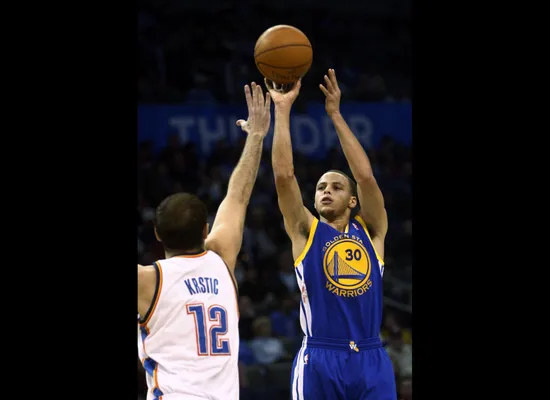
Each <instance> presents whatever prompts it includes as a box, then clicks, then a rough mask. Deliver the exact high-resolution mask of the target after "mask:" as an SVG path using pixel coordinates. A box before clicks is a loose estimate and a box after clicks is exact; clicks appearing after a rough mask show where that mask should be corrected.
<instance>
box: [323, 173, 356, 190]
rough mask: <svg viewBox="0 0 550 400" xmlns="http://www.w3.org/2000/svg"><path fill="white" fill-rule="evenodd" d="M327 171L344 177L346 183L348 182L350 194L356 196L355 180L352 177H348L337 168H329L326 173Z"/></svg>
mask: <svg viewBox="0 0 550 400" xmlns="http://www.w3.org/2000/svg"><path fill="white" fill-rule="evenodd" d="M329 172H334V173H336V174H340V175H342V176H343V177H344V178H346V179H347V180H348V183H349V187H350V190H351V195H352V196H355V197H357V184H356V183H355V181H354V180H353V179H352V178H350V177H349V176H348V175H347V174H346V173H345V172H343V171H340V170H339V169H331V170H329V171H327V172H325V173H326V174H328V173H329Z"/></svg>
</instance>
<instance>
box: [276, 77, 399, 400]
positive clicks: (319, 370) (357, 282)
mask: <svg viewBox="0 0 550 400" xmlns="http://www.w3.org/2000/svg"><path fill="white" fill-rule="evenodd" d="M328 75H329V76H326V75H325V77H324V78H325V84H326V86H323V85H320V88H321V91H322V92H323V93H324V94H325V96H326V103H325V108H326V111H327V114H328V116H329V117H330V118H331V120H332V122H333V124H334V127H335V128H336V131H337V133H338V138H339V139H340V144H341V145H342V149H343V150H344V154H345V156H346V159H347V161H348V164H349V167H350V169H351V171H352V173H353V176H354V178H355V179H356V181H357V183H358V185H357V187H356V185H355V183H354V182H353V180H352V179H350V178H349V177H347V176H346V175H345V174H344V173H343V172H340V171H334V170H331V171H328V172H326V173H325V174H324V175H323V176H321V178H320V179H319V181H318V183H317V188H316V192H315V203H314V205H315V210H316V211H317V212H318V213H319V216H320V218H319V219H317V218H316V217H314V216H313V215H312V214H311V213H310V212H309V210H308V209H307V208H306V207H305V206H304V204H303V201H302V195H301V192H300V188H299V187H298V182H297V181H296V177H295V176H294V166H293V161H292V145H291V140H290V109H291V107H292V104H293V103H294V100H295V99H296V97H297V96H298V93H299V91H300V86H301V82H298V83H297V84H296V85H295V86H294V88H293V89H292V90H290V91H289V92H288V93H284V94H283V93H280V92H277V91H275V90H273V89H272V88H271V87H270V83H269V82H268V81H266V85H267V86H268V89H269V90H270V93H271V97H272V99H273V102H274V103H275V136H274V139H273V148H272V163H273V172H274V175H275V184H276V187H277V195H278V199H279V208H280V209H281V213H282V214H283V218H284V225H285V229H286V232H287V234H288V236H289V237H290V240H291V241H292V253H293V255H294V260H295V263H294V265H295V267H296V269H295V270H296V277H297V279H298V284H299V287H300V290H301V292H302V301H301V304H300V322H301V326H302V330H303V331H304V335H305V337H304V340H303V344H302V347H301V349H300V351H299V352H298V354H297V355H296V358H295V360H294V367H293V372H292V378H291V385H292V396H293V399H295V400H298V399H299V400H303V399H307V400H309V399H315V400H322V399H327V400H336V399H342V400H343V399H346V400H359V399H361V400H365V399H367V400H395V399H396V391H395V380H394V373H393V368H392V363H391V361H390V358H389V357H388V355H387V353H386V351H385V350H384V348H383V347H382V343H381V342H380V339H379V335H380V324H381V321H382V301H383V293H382V274H383V271H384V269H383V261H382V259H383V256H384V239H385V237H386V232H387V230H388V220H387V215H386V210H385V207H384V199H383V197H382V193H381V191H380V188H379V187H378V185H377V183H376V179H375V178H374V176H373V172H372V168H371V165H370V162H369V160H368V158H367V155H366V153H365V151H364V150H363V148H362V146H361V144H360V143H359V141H358V140H357V139H356V138H355V136H354V135H353V133H352V132H351V130H350V129H349V127H348V125H347V124H346V122H345V121H344V119H343V117H342V115H341V114H340V90H339V88H338V83H337V81H336V76H335V74H334V70H332V69H331V70H329V72H328ZM358 200H359V202H360V203H361V209H360V210H359V212H358V214H357V216H356V217H354V218H351V215H352V211H354V209H355V208H356V207H357V206H358ZM367 226H368V228H367Z"/></svg>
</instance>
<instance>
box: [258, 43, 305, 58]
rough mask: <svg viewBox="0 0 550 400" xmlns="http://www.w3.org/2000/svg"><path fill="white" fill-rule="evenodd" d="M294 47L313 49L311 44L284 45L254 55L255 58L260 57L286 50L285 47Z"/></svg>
mask: <svg viewBox="0 0 550 400" xmlns="http://www.w3.org/2000/svg"><path fill="white" fill-rule="evenodd" d="M292 46H296V47H309V48H310V49H311V45H309V44H284V45H282V46H277V47H272V48H270V49H269V50H264V51H262V52H261V53H258V54H254V58H256V57H259V56H261V55H262V54H265V53H268V52H270V51H273V50H278V49H283V48H285V47H292Z"/></svg>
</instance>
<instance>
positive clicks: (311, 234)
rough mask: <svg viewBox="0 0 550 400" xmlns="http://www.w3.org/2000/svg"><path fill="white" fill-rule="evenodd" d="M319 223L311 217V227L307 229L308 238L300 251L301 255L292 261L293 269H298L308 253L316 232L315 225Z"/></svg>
mask: <svg viewBox="0 0 550 400" xmlns="http://www.w3.org/2000/svg"><path fill="white" fill-rule="evenodd" d="M318 223H319V220H318V219H317V218H315V217H313V221H311V227H310V228H309V236H308V238H307V242H306V246H305V247H304V249H303V250H302V253H301V254H300V255H299V256H298V258H297V259H296V261H294V267H298V265H300V263H301V262H302V261H304V258H306V255H307V253H308V251H309V248H310V247H311V244H312V243H313V237H314V236H315V231H317V224H318Z"/></svg>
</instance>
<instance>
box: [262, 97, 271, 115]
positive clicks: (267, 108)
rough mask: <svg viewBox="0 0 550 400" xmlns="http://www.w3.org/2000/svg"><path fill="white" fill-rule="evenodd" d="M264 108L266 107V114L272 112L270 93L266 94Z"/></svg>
mask: <svg viewBox="0 0 550 400" xmlns="http://www.w3.org/2000/svg"><path fill="white" fill-rule="evenodd" d="M264 107H265V112H266V113H268V114H269V113H270V112H271V109H270V107H271V95H270V94H269V92H266V94H265V104H264Z"/></svg>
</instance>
